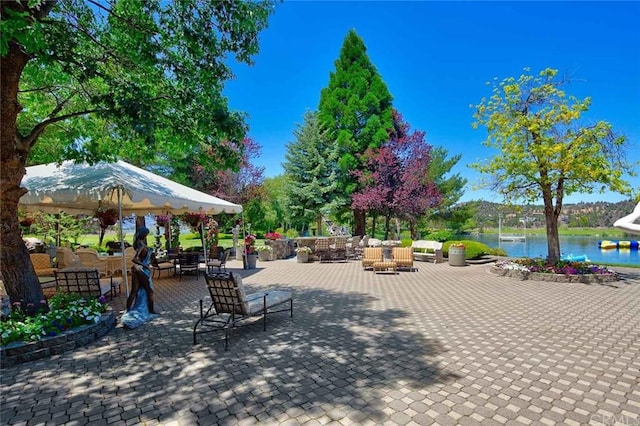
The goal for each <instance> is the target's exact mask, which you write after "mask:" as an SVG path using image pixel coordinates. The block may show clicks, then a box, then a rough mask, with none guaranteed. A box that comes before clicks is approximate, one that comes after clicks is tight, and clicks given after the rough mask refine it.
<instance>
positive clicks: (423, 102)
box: [225, 1, 640, 202]
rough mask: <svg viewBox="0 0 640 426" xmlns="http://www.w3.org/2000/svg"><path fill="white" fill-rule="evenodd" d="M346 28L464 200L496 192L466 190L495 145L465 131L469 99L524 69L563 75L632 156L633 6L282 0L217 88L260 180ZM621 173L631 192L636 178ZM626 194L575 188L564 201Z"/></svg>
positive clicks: (639, 13)
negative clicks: (439, 149)
mask: <svg viewBox="0 0 640 426" xmlns="http://www.w3.org/2000/svg"><path fill="white" fill-rule="evenodd" d="M352 28H353V29H355V30H356V32H357V33H358V35H359V36H360V37H361V38H362V39H363V40H364V43H365V45H366V46H367V54H368V55H369V58H370V59H371V61H372V62H373V64H374V65H375V66H376V68H377V70H378V72H379V73H380V75H381V76H382V78H383V79H384V81H385V82H386V84H387V86H388V88H389V91H390V92H391V94H392V95H393V97H394V107H395V108H396V109H398V110H399V111H400V112H401V113H402V114H403V116H404V118H405V119H406V120H407V121H408V122H409V123H410V124H411V126H412V128H414V129H417V130H423V131H426V132H427V136H426V139H427V142H429V143H430V144H432V145H434V146H443V147H445V148H446V149H447V150H448V152H449V156H452V155H457V154H461V155H462V159H461V160H460V162H459V163H458V165H457V166H456V168H455V169H454V172H459V173H461V174H462V175H463V176H464V177H466V178H467V179H468V180H469V185H468V186H467V188H466V191H465V195H464V197H463V198H462V201H468V200H473V199H486V200H496V198H497V197H496V194H495V193H492V192H490V191H487V190H476V189H474V187H473V185H474V184H475V183H477V182H478V180H479V178H480V176H479V175H478V174H477V172H475V171H474V170H472V169H470V168H469V167H468V166H469V164H470V163H473V162H475V161H477V160H481V159H486V158H489V157H491V156H492V155H494V152H493V151H490V150H488V149H487V148H484V147H483V146H482V145H481V142H482V141H483V140H484V139H485V136H486V132H485V131H484V130H473V129H472V128H471V123H472V122H473V117H472V114H473V110H472V108H470V106H469V105H471V104H477V103H479V102H480V100H481V99H482V97H483V96H487V97H488V96H490V94H491V88H490V87H489V86H486V85H485V82H487V81H490V80H492V79H493V78H494V77H497V78H498V79H499V80H502V79H503V78H506V77H518V76H519V75H521V74H522V71H523V68H525V67H529V68H531V71H532V72H536V73H537V72H538V71H540V70H542V69H544V68H556V69H558V70H560V72H561V73H562V74H565V75H570V76H571V78H572V83H571V85H570V86H569V87H568V88H567V89H566V90H567V92H568V93H569V94H572V95H575V96H577V97H579V98H583V97H586V96H590V97H591V98H592V106H591V109H590V111H589V113H588V114H587V115H586V116H585V117H584V118H585V120H586V121H585V123H589V122H592V121H595V120H600V119H603V120H607V121H609V122H610V123H612V124H613V126H614V129H615V130H616V131H618V132H620V133H623V134H625V135H626V136H627V137H628V139H629V142H630V146H629V150H628V152H627V154H628V156H627V158H628V160H630V161H632V162H637V161H640V42H639V40H640V3H637V2H620V3H617V2H455V1H454V2H428V1H427V2H395V1H394V2H392V1H390V2H374V1H351V2H346V1H344V2H342V1H339V2H328V1H309V2H306V1H285V2H284V3H279V4H278V5H277V6H276V10H275V13H274V14H273V15H272V16H271V18H270V21H269V28H268V29H266V30H265V31H264V32H263V33H262V34H261V37H260V53H259V54H258V55H257V56H256V57H255V58H254V59H255V64H254V65H253V66H250V67H249V66H245V65H235V66H234V72H235V73H236V79H235V80H233V81H230V82H229V83H228V84H227V88H226V90H225V94H226V96H228V98H229V103H230V106H231V108H233V109H236V110H240V111H245V112H246V113H247V114H248V116H249V118H248V124H249V126H250V132H249V136H251V137H252V138H253V139H254V140H256V141H257V142H258V143H259V144H260V145H262V154H261V157H260V158H258V159H256V160H255V161H254V163H256V164H257V165H260V166H264V167H265V176H267V177H271V176H275V175H279V174H281V173H282V162H283V161H284V158H285V152H286V144H287V143H290V142H291V141H293V140H294V136H293V130H294V129H295V128H296V125H297V124H299V123H302V121H303V115H304V113H305V111H307V110H316V109H317V107H318V102H319V99H320V91H321V90H322V89H323V88H325V87H326V86H327V85H328V82H329V73H330V72H332V71H334V70H335V66H334V62H335V60H336V59H337V58H338V55H339V52H340V48H341V46H342V43H343V41H344V38H345V36H346V34H347V32H348V31H349V30H350V29H352ZM636 169H637V167H636ZM629 180H630V181H631V182H632V183H633V186H634V187H635V188H636V189H637V191H638V192H640V178H629ZM623 199H625V197H623V196H621V195H619V194H611V193H606V194H592V195H588V194H576V195H573V196H571V197H568V198H566V199H565V202H578V201H620V200H623ZM496 201H500V200H496Z"/></svg>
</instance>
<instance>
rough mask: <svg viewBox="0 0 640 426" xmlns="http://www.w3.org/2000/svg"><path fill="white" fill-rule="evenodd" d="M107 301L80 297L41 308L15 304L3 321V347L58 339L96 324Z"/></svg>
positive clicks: (62, 298) (61, 296) (0, 339)
mask: <svg viewBox="0 0 640 426" xmlns="http://www.w3.org/2000/svg"><path fill="white" fill-rule="evenodd" d="M107 306H108V305H107V300H106V298H105V297H104V296H101V297H100V298H99V299H98V298H83V297H81V296H79V295H77V294H62V293H60V294H56V295H54V296H52V297H51V299H50V300H49V302H48V305H47V301H46V300H41V301H40V303H39V304H33V303H24V302H14V303H12V306H11V312H10V313H9V315H8V317H7V318H2V321H0V345H2V346H4V345H7V344H9V343H11V342H16V341H24V342H28V341H36V340H40V339H42V338H43V337H45V336H56V335H58V334H61V333H63V332H64V331H66V330H68V329H72V328H75V327H79V326H81V325H85V324H93V323H97V322H98V321H99V320H100V318H101V316H102V313H103V312H104V311H105V310H106V307H107Z"/></svg>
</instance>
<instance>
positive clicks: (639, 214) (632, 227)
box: [613, 203, 640, 234]
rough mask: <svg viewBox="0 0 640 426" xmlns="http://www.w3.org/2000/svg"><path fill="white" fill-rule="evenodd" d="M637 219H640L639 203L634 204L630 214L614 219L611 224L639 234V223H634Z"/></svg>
mask: <svg viewBox="0 0 640 426" xmlns="http://www.w3.org/2000/svg"><path fill="white" fill-rule="evenodd" d="M638 219H640V203H638V204H637V205H636V208H635V209H633V212H632V213H631V214H628V215H626V216H625V217H621V218H620V219H618V220H616V221H615V223H614V224H613V226H615V227H616V228H620V229H623V230H625V231H627V232H630V233H632V234H640V223H635V221H636V220H638Z"/></svg>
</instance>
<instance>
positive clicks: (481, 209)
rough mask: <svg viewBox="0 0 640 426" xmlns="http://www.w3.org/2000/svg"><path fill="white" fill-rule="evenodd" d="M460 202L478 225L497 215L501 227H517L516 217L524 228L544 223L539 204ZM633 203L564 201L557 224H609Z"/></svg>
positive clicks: (494, 222)
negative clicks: (565, 202) (465, 206)
mask: <svg viewBox="0 0 640 426" xmlns="http://www.w3.org/2000/svg"><path fill="white" fill-rule="evenodd" d="M463 204H465V205H470V206H473V207H474V208H475V215H474V219H475V221H476V222H477V223H478V227H480V228H484V227H487V228H496V227H497V226H498V218H499V217H500V216H501V217H502V226H504V227H521V226H522V222H520V219H526V222H527V228H544V226H545V222H544V207H543V206H542V205H539V206H538V205H536V206H529V205H528V206H510V207H507V206H504V205H502V204H499V203H492V202H489V201H469V202H466V203H463ZM635 205H636V204H635V203H634V202H633V201H621V202H618V203H606V202H597V203H578V204H565V205H564V206H563V207H562V214H561V216H560V224H561V225H565V226H569V227H588V228H611V227H612V226H613V222H615V221H616V220H617V219H619V218H621V217H622V216H625V215H627V214H629V213H631V212H632V211H633V208H634V207H635Z"/></svg>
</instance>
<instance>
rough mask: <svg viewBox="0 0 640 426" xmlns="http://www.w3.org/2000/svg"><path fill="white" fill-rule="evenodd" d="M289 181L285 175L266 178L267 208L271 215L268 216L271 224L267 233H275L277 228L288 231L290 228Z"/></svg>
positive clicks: (264, 184) (264, 185) (264, 186)
mask: <svg viewBox="0 0 640 426" xmlns="http://www.w3.org/2000/svg"><path fill="white" fill-rule="evenodd" d="M287 185H288V181H287V178H286V177H285V176H284V175H280V176H275V177H272V178H266V179H265V180H264V183H263V188H264V192H265V200H266V206H265V209H268V211H269V214H268V215H267V216H268V217H269V218H270V220H271V223H270V224H269V229H267V231H274V230H275V229H276V228H282V230H283V231H286V230H287V229H288V228H289V223H290V218H289V217H288V214H287V212H288V211H289V207H288V206H289V204H290V203H291V202H290V201H289V195H288V194H287Z"/></svg>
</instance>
